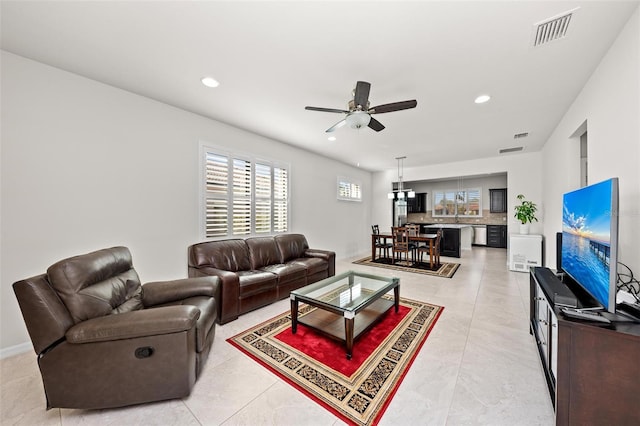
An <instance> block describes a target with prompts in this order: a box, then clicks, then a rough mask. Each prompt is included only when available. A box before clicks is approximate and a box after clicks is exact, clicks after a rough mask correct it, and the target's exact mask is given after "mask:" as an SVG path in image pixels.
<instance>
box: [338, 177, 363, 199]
mask: <svg viewBox="0 0 640 426" xmlns="http://www.w3.org/2000/svg"><path fill="white" fill-rule="evenodd" d="M338 200H343V201H362V190H361V187H360V183H357V182H352V181H351V180H350V179H347V178H342V177H339V178H338Z"/></svg>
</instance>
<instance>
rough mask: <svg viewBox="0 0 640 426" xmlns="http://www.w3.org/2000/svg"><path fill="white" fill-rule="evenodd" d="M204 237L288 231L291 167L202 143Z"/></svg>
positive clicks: (243, 235) (240, 235) (242, 235)
mask: <svg viewBox="0 0 640 426" xmlns="http://www.w3.org/2000/svg"><path fill="white" fill-rule="evenodd" d="M201 153H202V154H201V155H202V157H201V158H203V159H204V167H203V174H204V179H203V181H204V185H203V210H204V212H203V217H204V220H203V221H202V222H203V225H202V226H203V232H204V237H205V238H219V237H229V236H237V237H248V236H251V235H266V234H271V233H278V232H287V231H288V221H289V214H288V210H289V170H288V167H283V166H281V165H277V164H274V163H271V162H269V161H264V160H259V161H258V160H255V159H253V158H251V156H248V155H234V154H231V153H224V152H222V151H221V150H217V149H214V148H211V147H207V146H204V145H202V146H201Z"/></svg>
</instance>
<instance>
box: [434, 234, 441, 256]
mask: <svg viewBox="0 0 640 426" xmlns="http://www.w3.org/2000/svg"><path fill="white" fill-rule="evenodd" d="M437 235H438V236H437V237H436V242H435V244H434V245H433V247H434V250H435V251H436V253H439V252H440V239H441V238H442V229H438V232H437Z"/></svg>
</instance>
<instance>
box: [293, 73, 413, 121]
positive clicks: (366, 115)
mask: <svg viewBox="0 0 640 426" xmlns="http://www.w3.org/2000/svg"><path fill="white" fill-rule="evenodd" d="M370 89H371V83H367V82H366V81H359V82H358V83H356V88H355V90H354V91H353V99H352V100H350V101H349V104H348V106H349V109H348V110H343V109H333V108H320V107H312V106H308V107H305V108H304V109H306V110H309V111H322V112H337V113H342V114H347V115H346V117H345V118H344V119H342V120H340V121H338V122H337V123H336V124H334V125H333V126H331V127H329V128H328V129H327V130H326V132H327V133H330V132H333V131H334V130H336V129H339V128H340V127H342V126H344V125H345V124H348V125H349V127H351V128H354V129H359V128H361V127H364V126H369V128H371V129H373V130H375V131H376V132H379V131H380V130H382V129H384V126H383V125H382V123H380V122H379V121H378V120H376V119H375V118H373V117H371V114H382V113H385V112H393V111H400V110H403V109H409V108H415V107H416V105H418V102H417V101H416V100H415V99H413V100H411V101H402V102H392V103H390V104H384V105H378V106H375V107H372V108H369V90H370Z"/></svg>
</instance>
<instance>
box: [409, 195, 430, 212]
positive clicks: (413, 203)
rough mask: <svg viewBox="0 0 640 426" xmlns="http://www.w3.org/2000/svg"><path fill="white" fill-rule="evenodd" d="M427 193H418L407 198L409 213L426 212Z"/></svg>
mask: <svg viewBox="0 0 640 426" xmlns="http://www.w3.org/2000/svg"><path fill="white" fill-rule="evenodd" d="M426 212H427V193H426V192H423V193H420V194H416V196H415V197H414V198H407V213H426Z"/></svg>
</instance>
